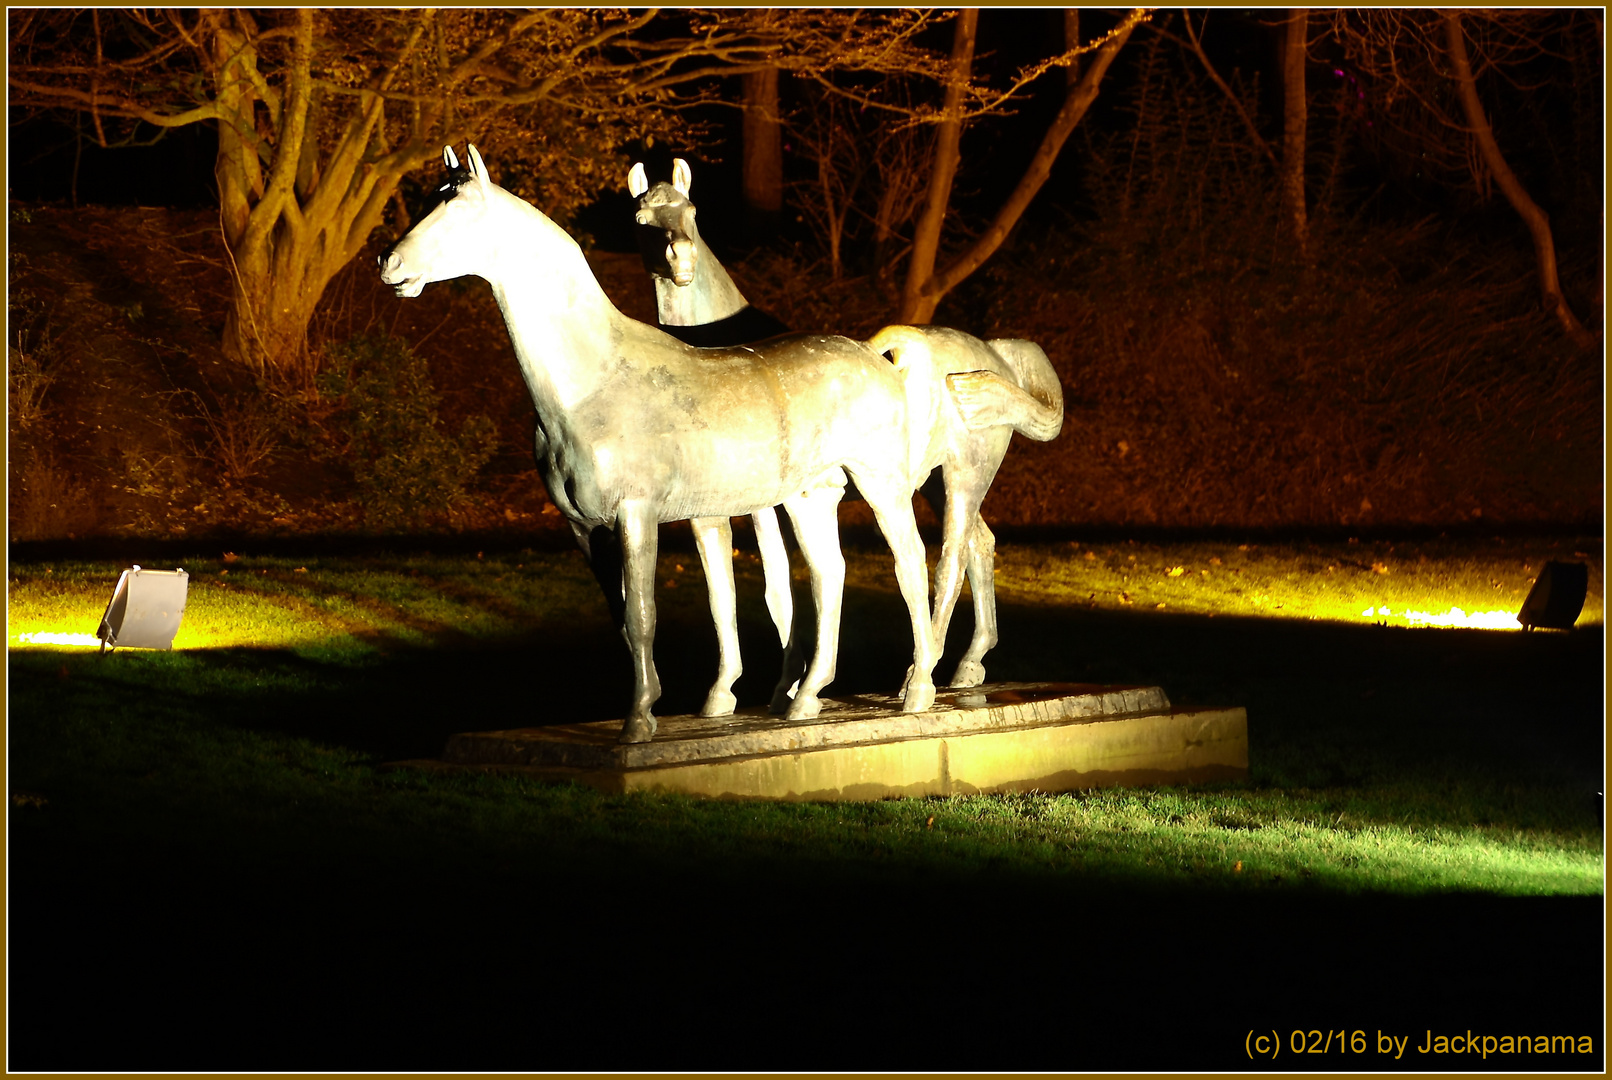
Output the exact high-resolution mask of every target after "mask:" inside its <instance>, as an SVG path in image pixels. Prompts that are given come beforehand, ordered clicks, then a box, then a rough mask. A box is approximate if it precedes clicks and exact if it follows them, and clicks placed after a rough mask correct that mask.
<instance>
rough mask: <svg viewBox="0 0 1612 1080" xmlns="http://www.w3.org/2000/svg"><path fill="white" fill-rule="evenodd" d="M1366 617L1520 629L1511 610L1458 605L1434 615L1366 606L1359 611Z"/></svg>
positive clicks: (1484, 627)
mask: <svg viewBox="0 0 1612 1080" xmlns="http://www.w3.org/2000/svg"><path fill="white" fill-rule="evenodd" d="M1360 614H1361V617H1362V618H1366V619H1379V620H1380V619H1385V618H1396V617H1397V618H1400V619H1404V620H1405V621H1406V622H1407V623H1409V624H1410V625H1411V626H1444V627H1462V628H1465V629H1470V630H1521V629H1522V624H1521V623H1519V622H1518V621H1517V615H1516V613H1515V612H1511V611H1474V612H1472V613H1471V614H1468V613H1467V612H1465V611H1462V610H1461V609H1460V608H1458V607H1452V608H1450V609H1449V610H1448V611H1445V612H1443V613H1442V614H1438V615H1434V614H1433V613H1431V612H1427V611H1417V610H1415V609H1411V610H1409V611H1402V612H1400V613H1399V615H1398V616H1395V615H1394V612H1393V610H1392V609H1390V608H1388V607H1377V608H1367V609H1366V610H1365V611H1362V612H1361V613H1360Z"/></svg>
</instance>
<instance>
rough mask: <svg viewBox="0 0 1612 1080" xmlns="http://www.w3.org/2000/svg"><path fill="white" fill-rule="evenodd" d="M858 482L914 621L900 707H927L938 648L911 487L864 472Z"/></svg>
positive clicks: (932, 697) (914, 709)
mask: <svg viewBox="0 0 1612 1080" xmlns="http://www.w3.org/2000/svg"><path fill="white" fill-rule="evenodd" d="M856 481H857V485H858V486H859V487H860V488H861V489H862V494H863V496H864V497H865V498H866V499H867V501H868V505H869V506H870V507H872V508H873V516H874V517H875V518H876V519H877V520H878V522H879V531H880V532H881V533H883V534H884V539H885V542H886V543H888V544H889V545H890V551H891V553H892V554H893V555H894V556H895V561H896V584H897V586H898V587H899V588H900V589H901V598H902V599H903V600H905V601H906V603H907V615H908V618H910V619H911V621H912V666H911V667H910V668H908V669H907V678H906V681H905V682H904V683H903V684H902V688H901V695H902V701H901V711H902V712H909V713H913V712H925V711H927V710H928V708H929V707H930V706H931V705H933V704H934V703H935V681H934V670H935V663H936V661H938V660H939V659H940V647H939V645H938V644H937V643H936V641H935V635H934V631H933V630H932V629H931V626H930V618H929V567H928V564H927V563H926V562H925V558H924V542H923V538H922V537H920V536H919V535H918V523H917V522H916V521H915V520H914V519H913V516H912V489H911V487H907V488H906V489H905V490H904V491H903V490H901V488H900V486H899V485H891V484H887V483H880V482H877V481H875V480H874V479H873V478H871V477H867V476H858V477H856Z"/></svg>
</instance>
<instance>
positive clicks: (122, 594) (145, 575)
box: [95, 565, 190, 650]
mask: <svg viewBox="0 0 1612 1080" xmlns="http://www.w3.org/2000/svg"><path fill="white" fill-rule="evenodd" d="M189 586H190V575H189V574H187V573H185V572H184V571H183V570H142V569H140V567H139V566H138V565H136V566H134V567H132V568H130V569H128V570H125V571H123V576H122V577H120V578H118V585H117V588H116V589H114V590H112V600H111V602H110V603H108V604H107V605H106V614H104V615H102V616H101V627H100V629H99V630H97V631H96V632H95V636H96V637H98V638H100V639H101V648H102V649H103V650H105V649H118V648H126V649H127V648H133V649H172V648H173V647H174V635H175V634H177V633H178V632H179V620H180V619H182V618H183V617H184V615H185V591H186V590H187V589H188V588H189Z"/></svg>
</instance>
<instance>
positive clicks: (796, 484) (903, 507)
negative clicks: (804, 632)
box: [379, 146, 942, 742]
mask: <svg viewBox="0 0 1612 1080" xmlns="http://www.w3.org/2000/svg"><path fill="white" fill-rule="evenodd" d="M467 157H468V159H469V160H468V169H466V170H463V171H458V172H455V174H454V175H453V176H452V178H451V179H450V180H449V182H448V183H447V184H446V185H444V186H443V188H442V192H443V195H444V199H443V201H442V202H441V203H439V204H438V205H437V206H436V208H435V209H433V210H432V211H431V212H430V213H429V214H428V215H426V217H425V218H423V219H422V220H421V221H420V222H419V223H418V224H417V225H415V226H414V227H413V228H412V229H411V230H409V232H408V234H407V235H406V236H404V237H403V239H401V240H399V241H398V242H397V244H395V245H394V246H393V248H392V249H391V250H390V251H388V252H387V253H385V254H383V255H382V256H381V257H380V259H379V263H380V267H381V280H382V281H383V282H385V283H386V284H388V285H394V286H396V288H397V293H398V295H399V296H404V297H410V296H418V295H420V291H421V290H422V289H423V288H424V287H425V285H426V284H427V283H429V282H432V281H442V280H446V279H448V278H455V277H461V276H463V275H466V274H474V275H477V276H479V277H482V278H485V279H486V280H487V282H488V283H489V284H490V285H491V286H492V290H493V296H494V298H495V299H496V300H497V302H498V306H499V309H500V310H501V311H502V312H503V315H504V322H505V324H506V326H507V327H508V329H509V336H510V340H511V341H512V342H513V344H514V346H515V355H516V357H517V358H518V359H519V361H520V365H521V372H522V374H523V376H524V377H525V379H526V386H527V389H528V390H529V391H530V393H531V395H532V402H533V404H534V405H535V406H536V410H537V436H536V442H537V459H538V465H539V468H540V469H541V471H542V473H543V478H544V482H545V483H546V485H547V486H548V491H549V496H550V498H551V499H553V501H554V504H555V505H556V506H557V507H558V508H559V510H560V512H561V513H562V514H564V515H565V517H566V519H567V520H568V521H569V522H570V524H571V529H572V532H573V533H574V534H575V536H576V539H577V542H578V544H579V545H580V546H581V548H582V550H583V552H584V553H585V554H586V555H587V557H588V561H589V563H590V565H591V566H592V567H593V571H594V574H595V576H596V577H597V578H598V579H599V581H600V584H601V585H602V586H604V588H605V593H606V597H607V599H610V600H611V601H613V602H612V604H611V607H612V609H613V614H614V615H615V617H616V620H617V623H618V625H620V626H621V627H622V629H623V632H624V634H625V636H626V639H627V645H628V648H629V651H630V652H631V654H632V658H633V672H634V680H633V681H634V690H633V702H632V706H631V709H630V711H629V712H628V715H627V718H626V721H625V723H624V724H623V725H622V732H621V741H622V742H645V741H647V740H649V739H651V738H653V736H654V733H655V727H656V724H655V717H654V714H653V713H652V712H651V707H652V706H653V705H654V703H655V701H656V699H657V698H659V696H660V680H659V677H658V676H657V674H656V672H655V662H654V653H653V647H654V633H655V556H656V548H657V530H658V526H659V525H660V523H661V522H668V521H681V520H688V521H690V522H691V523H692V525H693V527H694V533H695V537H696V539H697V541H698V543H699V544H700V547H701V549H702V550H701V554H702V557H703V558H704V559H705V560H706V563H707V565H708V566H718V567H723V568H724V569H725V571H726V573H725V574H712V575H711V576H710V581H709V584H710V589H711V608H712V613H713V615H714V616H715V617H716V619H717V631H718V640H719V647H720V651H721V673H720V674H719V676H718V679H717V683H716V684H715V685H714V686H713V687H712V690H711V694H710V695H709V696H708V698H707V703H706V706H707V710H706V711H707V712H708V713H711V714H719V713H721V712H724V711H731V710H732V708H733V701H732V695H731V692H730V691H729V689H728V688H729V687H730V686H731V684H732V679H731V678H729V677H728V675H729V673H730V672H731V673H732V674H733V676H734V677H736V676H737V672H738V666H739V662H738V639H737V632H736V628H735V624H734V620H733V617H732V611H733V567H732V531H731V526H730V524H729V520H728V519H729V518H731V517H734V516H741V515H746V514H752V513H754V512H755V511H757V510H759V509H761V508H763V507H770V506H776V505H782V506H784V507H785V508H786V509H787V510H788V511H789V514H790V517H791V519H792V520H793V521H794V523H795V533H796V537H797V539H798V540H799V541H800V545H801V551H802V553H803V554H804V555H805V558H806V562H807V565H808V567H809V569H810V572H811V579H812V594H813V597H814V598H815V600H816V601H817V649H816V652H815V653H814V655H813V657H812V663H811V665H810V667H809V668H808V669H807V671H806V674H805V676H804V677H803V679H802V680H801V684H800V688H799V690H798V691H797V692H796V694H795V699H794V701H793V702H792V703H791V705H790V709H789V716H790V718H792V719H796V718H805V717H810V716H813V715H815V714H816V713H817V711H818V710H819V709H820V708H821V701H820V699H819V697H818V693H819V691H820V690H821V689H822V688H823V687H824V686H825V685H827V684H828V683H829V681H830V680H832V679H833V677H834V666H835V654H836V650H837V648H838V635H839V618H840V604H841V600H842V594H843V590H844V580H845V563H844V558H843V556H842V555H841V554H840V549H839V530H838V522H837V520H836V517H835V513H836V507H837V505H838V503H839V500H840V497H841V495H842V493H843V490H844V484H845V478H846V474H847V473H849V474H850V475H851V476H852V477H854V478H855V480H856V484H857V487H858V488H859V489H860V490H861V492H862V494H863V495H864V497H866V499H867V501H868V504H869V505H870V506H871V507H872V508H873V512H874V514H875V516H876V518H877V520H878V522H879V527H880V529H881V531H882V532H883V533H884V536H885V538H886V539H887V540H888V541H889V543H890V547H891V550H892V552H893V553H894V555H895V564H896V579H897V583H898V585H899V587H900V589H901V595H902V598H903V599H904V600H905V601H906V604H907V611H908V615H909V616H910V618H911V622H912V635H913V662H912V669H911V671H910V672H909V675H908V680H907V683H906V686H905V689H904V697H903V701H902V707H903V709H904V710H905V711H907V712H919V711H922V710H924V709H927V708H928V707H929V706H930V705H931V704H932V703H933V701H934V695H935V687H934V683H933V681H932V679H931V674H930V673H931V672H932V670H933V668H934V665H935V661H936V659H937V658H938V653H937V649H936V647H935V644H934V639H933V637H932V635H931V632H930V621H929V610H928V584H929V583H928V574H927V570H926V567H925V563H924V550H923V542H922V540H921V539H920V538H919V536H918V528H917V525H916V523H915V522H914V520H913V516H912V504H911V492H912V489H913V482H912V477H913V474H914V469H915V468H916V467H917V461H918V458H919V457H920V456H921V455H922V453H923V451H924V449H925V448H924V446H923V438H924V432H925V431H926V430H927V429H923V428H918V429H909V426H908V421H907V416H908V414H909V413H912V412H917V413H919V414H923V413H925V412H927V411H930V410H932V409H933V408H934V402H935V401H936V400H937V399H938V398H939V397H940V396H942V391H941V390H940V389H939V386H940V384H939V380H938V378H936V377H935V376H934V375H933V373H932V372H929V371H926V370H924V368H923V366H922V361H923V358H922V357H920V356H916V355H915V356H913V358H912V361H913V362H912V364H911V365H910V366H908V365H893V364H891V363H890V362H889V361H888V360H886V359H885V358H884V357H883V356H882V355H880V354H879V353H877V352H874V351H873V350H872V349H870V348H869V347H868V346H867V345H866V344H864V343H861V342H856V341H852V340H850V339H849V338H843V337H832V336H828V335H821V334H797V335H792V336H789V337H785V338H780V339H777V340H775V341H772V342H768V343H766V344H764V345H759V346H756V347H753V348H737V349H696V348H692V347H690V346H688V345H685V344H683V343H682V342H680V341H678V340H676V339H675V338H673V337H671V336H669V335H667V334H665V333H663V332H662V331H660V330H658V329H656V328H655V327H652V326H646V325H645V324H643V323H640V322H636V321H634V320H632V319H629V318H627V317H626V316H625V315H623V314H622V313H621V312H620V311H618V310H616V307H615V305H613V304H612V303H611V302H610V300H609V298H608V297H606V296H605V293H604V290H602V289H601V288H600V287H599V283H598V282H597V281H596V280H595V279H594V276H593V273H592V271H591V270H590V269H589V267H588V264H587V261H586V260H585V259H584V258H583V256H582V251H581V249H580V248H579V247H578V246H577V244H576V241H574V240H572V239H571V237H570V236H568V235H567V234H566V233H565V232H564V231H563V230H562V229H560V228H559V226H557V225H555V224H554V223H553V222H552V221H550V220H549V219H548V218H547V217H545V216H544V215H543V214H542V213H541V212H540V211H539V210H537V208H536V207H533V206H532V205H530V204H529V203H526V202H525V201H523V200H521V199H519V198H517V197H516V196H514V195H512V194H510V193H509V192H507V191H505V190H504V189H503V188H501V187H499V186H498V185H496V184H494V183H493V182H492V180H491V179H489V177H488V175H487V169H486V166H485V165H484V164H483V162H482V160H481V155H480V154H479V153H477V152H476V148H475V147H474V146H471V147H469V149H468V154H467ZM443 160H444V162H445V163H446V165H447V166H448V168H449V169H450V170H458V169H459V163H458V159H457V158H456V157H455V155H454V153H453V150H452V148H451V147H449V148H445V150H444V152H443ZM914 431H915V432H917V434H916V435H914V434H912V432H914ZM617 543H619V560H618V556H617V554H616V552H617V548H616V544H617ZM618 595H619V597H620V599H619V602H618V601H616V598H617V596H618ZM724 680H726V682H724ZM724 695H725V696H724ZM713 698H714V699H717V700H712V699H713Z"/></svg>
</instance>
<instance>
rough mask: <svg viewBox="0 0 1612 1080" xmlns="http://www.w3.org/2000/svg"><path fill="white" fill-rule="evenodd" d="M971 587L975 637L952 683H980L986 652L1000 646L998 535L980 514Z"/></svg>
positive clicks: (971, 547)
mask: <svg viewBox="0 0 1612 1080" xmlns="http://www.w3.org/2000/svg"><path fill="white" fill-rule="evenodd" d="M968 589H969V592H971V593H972V594H973V595H974V637H973V639H972V640H971V641H969V643H968V651H967V652H966V653H964V654H963V658H962V659H961V660H959V661H958V662H957V670H956V672H954V673H953V675H952V683H951V684H952V686H954V687H966V686H978V685H980V684H981V683H983V682H984V681H985V664H984V663H983V661H984V659H985V654H986V653H988V652H990V651H991V650H992V649H994V648H996V642H997V628H996V536H995V534H993V533H992V532H991V530H990V527H989V526H988V525H986V524H985V519H984V518H983V517H980V516H979V515H977V514H976V515H975V517H974V529H973V531H972V533H971V534H970V535H969V538H968Z"/></svg>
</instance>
